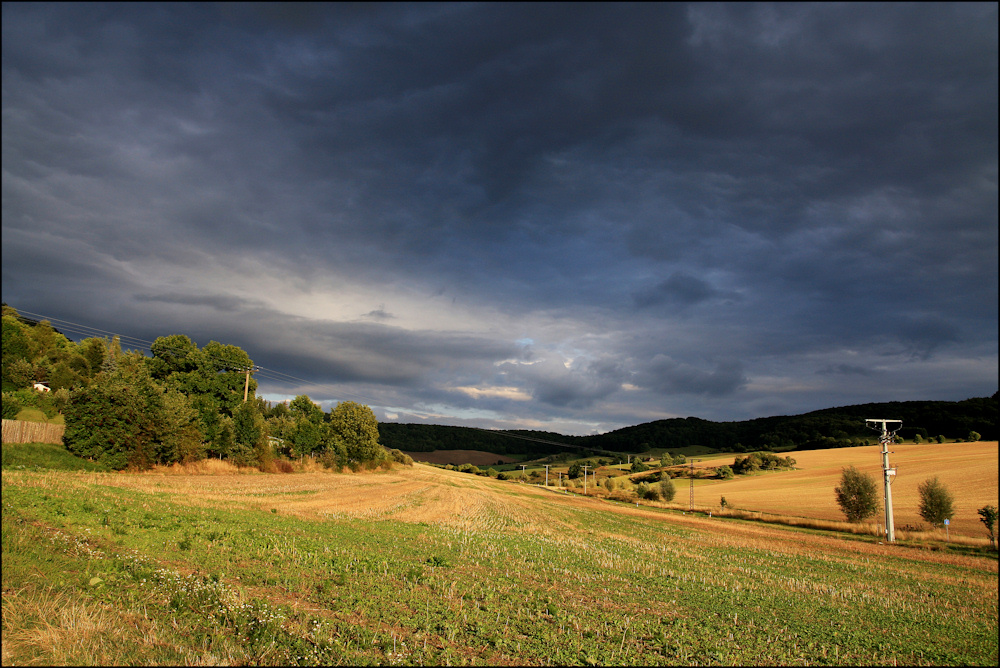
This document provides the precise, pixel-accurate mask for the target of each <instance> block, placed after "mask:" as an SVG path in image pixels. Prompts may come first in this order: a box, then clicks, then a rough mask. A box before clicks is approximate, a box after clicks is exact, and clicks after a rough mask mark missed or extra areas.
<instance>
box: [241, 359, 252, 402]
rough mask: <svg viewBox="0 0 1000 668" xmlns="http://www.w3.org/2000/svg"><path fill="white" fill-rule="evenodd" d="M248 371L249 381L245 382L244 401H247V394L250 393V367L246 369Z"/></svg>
mask: <svg viewBox="0 0 1000 668" xmlns="http://www.w3.org/2000/svg"><path fill="white" fill-rule="evenodd" d="M244 371H246V373H247V381H246V383H244V384H243V403H246V402H247V395H248V394H249V393H250V367H247V368H246V369H244Z"/></svg>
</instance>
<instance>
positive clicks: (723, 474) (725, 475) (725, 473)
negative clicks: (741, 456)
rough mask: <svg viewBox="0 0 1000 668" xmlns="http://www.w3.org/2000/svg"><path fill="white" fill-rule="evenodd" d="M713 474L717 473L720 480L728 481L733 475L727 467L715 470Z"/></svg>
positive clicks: (731, 470)
mask: <svg viewBox="0 0 1000 668" xmlns="http://www.w3.org/2000/svg"><path fill="white" fill-rule="evenodd" d="M715 472H716V473H718V474H719V477H720V478H722V479H723V480H729V479H730V478H732V477H733V476H734V475H735V474H734V473H733V469H732V468H731V467H729V466H720V467H718V468H717V469H715Z"/></svg>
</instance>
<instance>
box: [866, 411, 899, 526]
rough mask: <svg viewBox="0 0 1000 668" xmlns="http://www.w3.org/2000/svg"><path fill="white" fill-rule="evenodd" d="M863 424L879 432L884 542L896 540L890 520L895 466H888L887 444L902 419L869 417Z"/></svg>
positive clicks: (894, 438)
mask: <svg viewBox="0 0 1000 668" xmlns="http://www.w3.org/2000/svg"><path fill="white" fill-rule="evenodd" d="M865 424H866V425H868V426H869V427H871V428H872V429H874V430H876V431H879V432H881V433H880V435H879V439H878V441H879V443H881V444H882V485H883V486H884V488H885V496H884V501H885V542H887V543H895V542H896V527H895V526H894V525H893V522H892V478H893V476H895V475H896V468H895V467H890V466H889V455H890V454H891V453H890V452H889V444H890V443H892V442H894V441H895V440H896V432H897V431H899V430H900V429H902V427H903V421H902V420H882V419H875V418H869V419H867V420H865Z"/></svg>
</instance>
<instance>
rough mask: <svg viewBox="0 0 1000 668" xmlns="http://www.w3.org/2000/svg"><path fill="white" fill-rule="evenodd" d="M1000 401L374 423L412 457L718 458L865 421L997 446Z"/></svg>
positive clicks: (852, 429)
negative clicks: (685, 450)
mask: <svg viewBox="0 0 1000 668" xmlns="http://www.w3.org/2000/svg"><path fill="white" fill-rule="evenodd" d="M998 394H1000V393H997V394H994V395H993V396H992V397H981V398H976V399H966V400H964V401H893V402H887V403H873V404H859V405H856V406H841V407H838V408H825V409H822V410H818V411H812V412H809V413H804V414H802V415H791V416H787V415H781V416H773V417H765V418H756V419H753V420H744V421H742V422H712V421H710V420H702V419H700V418H695V417H687V418H672V419H668V420H657V421H655V422H647V423H645V424H640V425H636V426H633V427H625V428H623V429H618V430H615V431H612V432H608V433H606V434H598V435H595V436H565V435H562V434H556V433H552V432H541V431H528V430H516V431H487V430H482V429H473V428H469V427H449V426H444V425H426V424H398V423H394V422H386V423H381V424H379V433H380V436H381V441H382V443H383V445H385V446H386V447H389V448H397V449H399V450H408V451H411V452H431V451H433V450H485V451H487V452H495V453H497V454H534V455H547V454H554V453H557V452H564V451H567V450H568V451H587V452H593V451H598V452H600V451H604V452H643V451H645V450H648V449H653V448H668V449H669V448H682V447H685V446H689V445H704V446H708V447H710V448H714V449H716V450H720V451H723V452H750V451H754V450H764V449H780V450H789V449H795V450H816V449H823V448H837V447H849V446H852V445H860V444H862V443H863V442H865V441H870V442H875V433H874V432H872V431H871V430H869V429H868V428H866V426H865V419H866V418H888V419H894V420H902V421H903V429H902V430H901V431H900V435H901V436H902V437H903V438H906V439H912V438H913V437H914V436H915V435H917V434H919V435H920V436H921V437H923V438H925V439H930V438H936V437H937V436H939V435H941V436H944V437H945V438H949V439H965V438H967V437H968V435H969V432H972V431H975V432H978V433H979V434H980V435H981V437H982V439H983V440H989V441H995V440H997V414H998V404H997V399H998ZM543 441H547V442H543ZM553 443H558V444H564V446H560V445H554V444H553ZM565 446H568V447H565Z"/></svg>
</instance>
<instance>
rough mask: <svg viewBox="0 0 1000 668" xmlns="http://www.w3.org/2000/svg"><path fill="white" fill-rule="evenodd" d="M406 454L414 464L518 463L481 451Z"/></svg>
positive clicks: (439, 451) (407, 452)
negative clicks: (411, 458)
mask: <svg viewBox="0 0 1000 668" xmlns="http://www.w3.org/2000/svg"><path fill="white" fill-rule="evenodd" d="M403 452H405V453H406V454H408V455H409V456H410V457H413V461H415V462H427V463H428V464H456V465H458V464H474V465H475V466H491V465H493V464H496V463H498V462H499V463H501V464H511V463H513V462H516V461H518V460H517V459H515V458H514V457H506V456H504V455H498V454H496V453H495V452H485V451H483V450H435V451H433V452H410V451H408V450H404V451H403Z"/></svg>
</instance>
